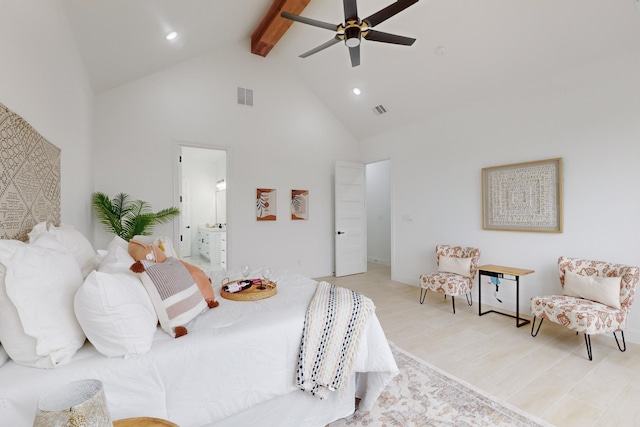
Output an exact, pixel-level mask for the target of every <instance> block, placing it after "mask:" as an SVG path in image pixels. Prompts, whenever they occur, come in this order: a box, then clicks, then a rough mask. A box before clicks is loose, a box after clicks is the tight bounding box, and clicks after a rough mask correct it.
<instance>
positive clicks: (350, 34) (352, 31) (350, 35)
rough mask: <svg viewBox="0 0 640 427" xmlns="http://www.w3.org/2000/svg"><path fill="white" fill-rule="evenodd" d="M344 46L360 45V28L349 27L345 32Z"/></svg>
mask: <svg viewBox="0 0 640 427" xmlns="http://www.w3.org/2000/svg"><path fill="white" fill-rule="evenodd" d="M344 44H346V45H347V46H348V47H356V46H359V45H360V28H358V27H349V28H347V29H346V30H344Z"/></svg>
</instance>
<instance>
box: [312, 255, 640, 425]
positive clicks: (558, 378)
mask: <svg viewBox="0 0 640 427" xmlns="http://www.w3.org/2000/svg"><path fill="white" fill-rule="evenodd" d="M316 280H326V281H327V282H330V283H334V284H336V285H339V286H343V287H346V288H349V289H353V290H355V291H358V292H360V293H362V294H364V295H366V296H368V297H369V298H371V299H372V300H373V301H374V303H375V305H376V313H377V315H378V318H379V319H380V323H381V324H382V327H383V328H384V331H385V333H386V335H387V338H388V339H389V341H391V342H393V343H394V344H396V345H397V346H399V347H401V348H403V349H404V350H407V351H409V352H411V353H413V354H415V355H416V356H418V357H420V358H422V359H424V360H426V361H428V362H430V363H432V364H434V365H435V366H437V367H439V368H442V369H444V370H446V371H447V372H449V373H451V374H453V375H455V376H457V377H459V378H461V379H463V380H465V381H467V382H469V383H471V384H473V385H475V386H477V387H479V388H480V389H482V390H484V391H486V392H488V393H491V394H493V395H495V396H497V397H499V398H501V399H503V400H506V401H507V402H509V403H511V404H513V405H515V406H517V407H519V408H521V409H523V410H525V411H527V412H529V413H531V414H533V415H536V416H537V417H539V418H542V419H544V420H546V421H547V422H549V423H552V424H554V425H556V426H558V427H565V426H571V427H573V426H575V427H587V426H598V427H600V426H640V345H638V344H633V343H630V342H627V351H626V352H624V353H622V352H620V351H619V350H618V348H617V346H616V343H615V340H614V339H613V337H611V336H605V335H602V336H593V337H592V339H591V342H592V347H593V361H589V359H588V358H587V353H586V350H585V344H584V337H583V335H576V334H575V332H571V331H570V330H568V329H566V328H563V327H561V326H558V325H556V324H554V323H551V322H549V321H545V322H544V324H543V325H542V328H541V329H540V333H539V334H538V336H537V337H536V338H533V337H531V335H530V332H531V327H530V325H526V326H523V327H521V328H516V327H515V320H512V319H511V318H508V317H505V316H500V315H498V314H487V315H484V316H482V317H480V316H478V311H477V310H478V307H477V305H476V303H474V304H473V306H472V307H469V306H468V305H467V303H466V301H465V299H464V297H460V298H456V314H452V312H451V301H450V299H448V298H447V300H444V298H443V295H442V294H436V293H434V292H429V293H428V294H427V298H426V299H425V301H424V304H422V305H421V304H420V303H419V301H418V299H419V295H420V289H419V288H418V287H415V286H409V285H405V284H402V283H398V282H393V281H391V279H390V270H389V267H385V266H381V265H377V264H369V266H368V272H367V273H365V274H357V275H353V276H346V277H341V278H335V277H322V278H317V279H316ZM474 292H476V291H475V290H474ZM638 309H640V308H639V307H636V310H638ZM525 317H526V316H525Z"/></svg>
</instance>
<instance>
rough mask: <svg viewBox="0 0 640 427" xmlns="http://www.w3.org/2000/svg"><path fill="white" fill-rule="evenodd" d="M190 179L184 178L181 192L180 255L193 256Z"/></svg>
mask: <svg viewBox="0 0 640 427" xmlns="http://www.w3.org/2000/svg"><path fill="white" fill-rule="evenodd" d="M190 198H191V196H190V192H189V180H188V179H183V180H182V192H181V193H180V257H186V256H191V200H190Z"/></svg>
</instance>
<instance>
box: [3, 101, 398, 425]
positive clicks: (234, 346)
mask: <svg viewBox="0 0 640 427" xmlns="http://www.w3.org/2000/svg"><path fill="white" fill-rule="evenodd" d="M0 134H3V135H5V136H6V135H8V137H6V138H5V139H4V144H5V145H6V146H7V147H8V148H9V149H11V152H14V153H19V154H20V156H17V157H16V159H11V162H9V163H6V164H5V163H2V162H5V160H6V159H3V158H2V157H0V163H2V164H1V166H2V167H3V171H5V172H6V174H5V177H7V179H6V180H5V181H6V183H7V185H6V186H4V188H3V191H2V192H0V202H1V203H2V206H4V207H8V208H7V209H4V210H2V211H1V212H0V214H1V215H3V217H2V222H0V228H1V230H0V231H1V232H2V234H1V235H0V237H1V239H0V343H1V344H2V345H4V347H5V349H6V350H7V352H4V351H3V349H2V346H0V424H2V425H3V426H4V425H7V426H9V425H10V426H15V427H21V426H30V425H32V423H33V420H34V417H35V413H36V406H37V402H38V399H39V397H40V396H43V395H45V394H46V393H48V392H50V391H52V390H55V389H56V388H58V387H60V386H63V385H65V384H68V383H70V382H73V381H77V380H82V379H90V378H92V379H98V380H100V381H102V383H103V384H104V391H105V395H106V400H107V405H108V408H109V412H110V414H111V418H112V419H113V420H118V419H124V418H131V417H143V416H144V417H156V418H162V419H167V420H170V421H173V422H174V423H176V424H178V425H180V426H181V427H191V426H193V427H201V426H214V425H215V426H222V427H224V426H240V425H241V426H279V427H287V426H292V427H293V426H296V427H298V426H311V427H313V426H324V425H326V424H328V423H330V422H332V421H334V420H337V419H339V418H343V417H345V416H348V415H349V414H351V413H353V411H354V410H355V406H356V398H358V399H359V407H358V408H359V410H363V411H366V410H368V409H369V408H371V406H372V405H373V404H374V402H375V400H376V399H377V398H378V396H379V394H380V393H381V391H382V390H383V389H384V387H385V386H386V385H387V384H388V382H389V381H390V380H391V379H392V378H393V377H394V376H395V374H396V373H397V370H398V368H397V366H396V363H395V361H394V359H393V356H392V354H391V350H390V347H389V345H388V343H387V340H386V338H385V335H384V332H383V330H382V328H381V326H380V323H379V321H378V319H377V317H376V316H375V313H373V314H371V315H370V316H369V317H368V318H367V320H366V323H364V325H363V327H362V330H361V332H360V335H359V339H358V340H357V342H356V343H355V345H354V346H355V347H354V348H355V353H354V354H355V356H354V360H353V369H352V370H350V371H349V374H348V377H347V378H348V381H347V383H346V386H345V387H344V388H342V389H339V390H336V391H332V392H330V393H329V394H328V396H327V397H326V398H325V399H320V398H318V397H317V396H312V395H311V394H309V393H307V392H304V391H301V390H300V389H299V387H298V386H297V385H296V375H297V366H298V358H299V353H300V348H301V341H302V336H303V330H304V328H305V326H304V325H305V320H306V316H307V312H308V310H307V309H308V307H309V305H310V302H311V301H312V300H313V299H314V295H316V289H318V288H319V287H320V285H319V284H318V283H317V282H316V281H314V280H312V279H309V278H306V277H303V276H300V275H298V274H294V273H291V272H288V271H285V270H276V271H274V272H273V274H272V280H273V281H275V282H277V293H276V294H275V295H274V296H272V297H270V298H267V299H263V300H259V301H231V300H226V299H222V298H220V283H221V279H222V277H221V275H218V276H212V277H211V279H212V283H213V289H214V291H215V294H216V297H217V300H218V302H219V306H217V307H215V308H212V309H209V310H205V311H203V312H202V313H199V314H198V315H197V316H196V317H195V318H194V319H193V320H191V321H190V322H189V323H188V324H187V326H188V333H187V334H186V335H184V336H180V337H179V338H174V337H173V336H170V335H169V334H168V333H167V332H166V331H165V330H163V329H162V328H160V327H158V326H157V323H158V318H157V317H154V315H153V313H151V314H149V312H150V311H153V307H151V308H148V307H150V306H151V303H150V302H149V301H147V299H148V298H145V297H144V296H142V297H141V296H140V295H144V294H140V293H139V294H138V298H139V301H138V303H139V304H138V305H135V304H133V303H132V302H131V301H128V302H127V304H128V305H127V307H128V310H129V311H131V310H133V309H132V308H131V307H134V308H135V307H143V308H138V309H136V310H139V313H138V314H141V313H142V312H144V311H145V310H146V312H147V314H148V315H147V316H146V319H147V320H145V322H146V324H147V326H145V327H146V328H147V329H146V332H145V334H146V335H145V336H146V338H145V339H146V340H147V341H145V342H143V343H140V342H139V341H140V340H138V342H137V344H139V345H138V346H137V347H135V348H133V349H129V348H128V347H127V350H126V351H120V352H118V349H119V348H120V347H122V346H120V347H118V346H119V345H120V344H121V343H117V342H115V343H114V342H111V343H107V345H106V347H105V346H104V343H102V340H101V339H102V338H105V339H106V338H107V334H108V333H109V331H107V330H106V329H104V330H105V331H107V332H105V335H104V336H103V335H100V334H99V331H100V329H99V328H92V329H91V333H89V330H88V329H87V328H85V326H86V325H89V323H86V322H84V321H81V318H83V319H84V317H82V316H81V315H80V313H81V312H82V311H83V310H80V311H79V310H78V307H79V306H80V308H81V309H82V308H86V307H85V306H84V304H83V301H87V300H86V299H79V298H78V294H80V293H81V289H84V290H86V289H89V284H90V283H93V285H96V284H100V283H102V284H106V283H107V282H109V283H110V284H111V285H113V283H114V282H113V281H112V280H111V279H112V278H115V277H118V278H120V279H122V280H124V276H123V275H122V273H121V272H117V271H112V270H109V269H106V268H105V269H103V268H102V267H103V265H106V264H109V263H106V264H105V261H106V260H107V259H110V257H111V256H112V255H113V263H114V264H118V263H124V265H125V267H127V266H129V265H131V263H130V261H127V260H126V259H124V258H122V261H119V258H118V257H117V256H116V255H117V254H119V253H120V252H122V248H120V249H118V248H115V247H114V248H107V250H105V252H104V253H102V254H101V259H100V260H99V262H98V261H96V260H94V256H95V254H96V251H95V250H93V248H91V247H90V244H88V241H87V240H86V239H84V238H82V237H80V236H78V234H79V233H78V232H75V231H73V228H72V227H65V226H55V225H50V223H53V224H58V223H59V219H60V218H59V216H60V214H59V213H60V182H59V180H60V150H58V149H57V147H55V146H54V145H53V144H51V143H49V142H48V141H46V140H44V139H43V138H42V137H41V136H40V135H38V134H37V132H36V131H35V130H34V129H32V128H31V127H30V126H29V125H28V123H26V122H25V121H24V120H22V119H21V118H20V117H19V116H17V115H15V114H14V113H12V112H11V111H10V110H8V109H7V108H6V107H4V106H2V105H1V104H0ZM34 165H36V167H35V168H34ZM34 170H35V172H36V173H34ZM9 175H10V176H9ZM35 178H38V180H37V182H36V180H35ZM3 182H4V181H3ZM18 193H19V194H20V195H21V196H22V197H17V194H18ZM28 194H32V195H33V197H25V195H28ZM27 202H28V203H31V204H30V205H28V206H27V205H24V204H23V203H27ZM43 224H44V225H43ZM36 231H38V232H37V233H36ZM51 235H52V236H53V237H51ZM38 236H44V237H38ZM32 238H33V239H32ZM52 239H53V240H56V242H57V243H56V242H54V241H53V240H52ZM27 240H33V241H30V243H24V242H25V241H27ZM20 241H22V242H20ZM114 241H115V239H114ZM38 245H40V246H42V247H38ZM62 246H64V247H65V248H66V249H65V248H62ZM80 247H82V248H80ZM36 249H37V250H38V251H40V252H38V253H39V254H40V255H39V256H40V258H38V263H34V264H32V265H31V266H29V265H27V266H26V267H25V266H22V271H23V272H24V271H26V272H27V273H25V274H26V276H25V277H27V278H28V277H30V276H29V275H31V274H36V273H37V274H39V276H37V277H35V276H33V278H32V280H31V282H30V283H37V284H38V286H40V288H39V289H38V292H39V293H37V294H35V295H36V296H35V297H34V296H33V295H31V296H29V295H23V296H22V298H23V299H24V301H23V305H22V308H21V309H19V310H18V309H16V307H17V304H18V303H17V302H16V300H15V299H12V298H15V295H13V293H15V292H16V289H15V288H16V286H15V283H16V282H15V280H17V279H16V277H17V275H18V273H16V271H20V270H19V269H18V268H17V267H16V266H15V265H16V263H17V264H20V262H21V261H22V259H26V258H28V257H27V256H26V255H25V256H24V257H22V258H21V257H19V256H18V255H17V254H18V253H19V251H27V252H25V253H30V252H28V251H29V250H34V251H36ZM63 249H64V250H63ZM45 250H53V251H54V252H55V253H56V254H57V255H56V256H57V257H58V258H55V257H51V256H50V254H49V253H46V254H45V255H42V251H45ZM65 250H68V252H69V253H66V252H64V251H65ZM118 250H120V252H118ZM36 252H37V251H36ZM54 252H51V253H54ZM20 253H22V252H20ZM17 258H19V261H20V262H17V261H16V259H17ZM74 260H75V261H74ZM74 262H75V263H76V264H73V263H74ZM3 263H4V264H3ZM65 263H66V264H65ZM72 264H73V265H72ZM34 266H35V267H34ZM65 266H66V267H65ZM63 267H64V268H66V270H65V269H64V268H63ZM76 267H77V270H78V271H77V272H76V271H75V269H76ZM48 269H51V271H49V270H48ZM54 269H62V270H60V271H61V272H57V270H56V272H53V270H54ZM70 270H73V271H70ZM98 270H99V271H98ZM98 274H101V276H98ZM131 274H133V273H131ZM211 274H214V273H211ZM5 275H6V280H5ZM9 275H11V277H12V279H11V280H9ZM67 275H70V276H73V278H74V279H73V280H74V283H76V285H75V286H76V287H75V288H71V291H72V292H71V291H68V290H67V294H65V295H62V292H60V291H59V288H58V287H57V286H59V284H58V283H57V282H56V283H52V284H51V285H50V286H49V281H50V280H53V279H56V280H57V279H60V280H62V278H63V277H66V276H67ZM224 275H225V276H229V277H231V278H238V277H241V275H240V273H239V271H225V272H224ZM253 275H257V274H256V272H254V273H253ZM96 277H102V278H103V279H104V281H105V282H104V283H103V282H100V283H98V281H96V280H94V281H93V282H91V280H90V279H91V278H93V279H95V278H96ZM107 279H109V280H107ZM120 279H119V280H120ZM122 280H121V281H120V282H118V283H120V284H122V283H124V282H123V281H122ZM127 280H129V281H131V280H133V281H134V282H135V280H137V279H135V278H134V279H131V277H128V278H127ZM5 282H6V283H5ZM10 282H11V283H12V284H11V286H10V285H9V283H10ZM125 282H126V281H125ZM129 283H130V282H129ZM47 286H49V287H47ZM113 286H115V285H113ZM113 286H105V287H104V288H102V289H101V292H102V293H99V294H96V296H97V298H96V300H100V298H103V299H104V296H105V295H108V292H111V294H110V295H111V297H114V295H115V296H117V297H121V295H120V294H118V292H116V290H115V289H116V288H113ZM91 289H93V288H91ZM96 289H97V288H96ZM109 289H110V290H109ZM122 289H123V290H124V289H127V292H129V291H130V290H131V289H135V291H136V292H144V291H143V290H142V291H141V290H140V289H143V288H142V287H141V286H133V287H131V286H129V287H123V288H122ZM107 290H109V291H108V292H107ZM69 292H71V293H69ZM105 292H107V293H105ZM9 293H12V295H13V296H12V297H9ZM74 295H75V311H74V298H73V296H74ZM143 300H144V301H143ZM78 301H80V304H79V303H78ZM102 302H104V301H102ZM13 303H15V304H16V307H13V306H12V304H13ZM145 304H146V306H145ZM33 306H37V308H38V310H41V311H37V310H34V307H33ZM144 307H147V308H144ZM27 309H28V310H31V314H32V315H35V320H36V321H39V322H41V323H42V322H43V321H44V322H45V323H46V320H43V319H46V316H45V315H52V316H56V315H58V314H59V312H65V313H66V314H65V316H67V317H69V316H71V317H72V318H71V319H69V318H67V324H66V325H68V327H60V328H59V329H58V332H60V333H62V332H64V333H65V334H67V333H68V332H69V333H71V332H74V331H75V332H74V334H72V335H73V336H72V338H71V339H70V341H71V342H72V344H74V345H75V347H73V348H72V351H68V352H64V351H58V350H56V344H55V343H50V347H52V348H53V349H54V350H52V353H51V354H54V353H55V355H54V356H55V357H54V356H51V357H49V356H48V357H49V358H45V359H42V358H40V359H33V361H32V360H30V359H29V358H28V357H26V358H25V360H26V361H27V363H26V365H29V364H32V365H33V366H26V365H25V362H24V361H22V363H16V362H15V361H14V360H10V359H8V357H7V353H9V354H14V355H15V354H16V351H15V346H13V347H12V350H11V351H9V348H10V347H11V343H10V340H9V338H11V336H12V334H14V333H16V330H17V329H20V328H19V327H20V326H21V322H22V326H23V329H25V330H24V331H19V332H21V333H22V334H23V335H28V334H27V333H26V329H27V326H26V325H27V323H25V320H24V318H22V317H20V316H22V315H23V312H22V311H20V310H27ZM34 313H35V314H34ZM102 314H103V315H104V316H103V317H104V318H108V317H109V316H111V315H112V314H113V313H110V312H106V313H102ZM86 315H87V313H86V310H85V313H84V315H83V316H85V317H86ZM16 316H18V317H20V319H22V320H16V319H17V318H18V317H16ZM74 316H76V317H77V319H76V317H74ZM138 318H139V319H142V318H143V317H138ZM119 320H123V319H119ZM140 322H141V321H140ZM80 324H82V326H81V325H80ZM62 325H63V326H64V325H65V324H64V323H63V324H62ZM40 326H41V327H42V325H40ZM49 326H50V325H48V324H45V325H44V327H49ZM102 326H104V325H102ZM133 326H136V327H138V326H141V325H140V324H138V323H135V324H134V325H133ZM69 329H72V330H73V331H69ZM85 335H86V337H89V339H87V340H85ZM23 338H24V337H23ZM54 338H56V337H55V334H54ZM99 338H100V339H99ZM30 340H31V341H33V339H32V338H30V337H27V338H26V341H25V339H23V340H22V341H23V342H22V344H25V343H26V344H33V343H31V341H30ZM99 342H100V345H98V343H99ZM109 345H111V349H110V348H109ZM105 348H106V349H107V350H105ZM113 348H115V350H114V351H112V352H110V350H113ZM56 352H57V353H56ZM123 355H124V356H125V357H123ZM108 356H111V357H108ZM14 358H15V359H16V360H18V358H17V357H14ZM34 366H40V367H34ZM44 368H50V369H44Z"/></svg>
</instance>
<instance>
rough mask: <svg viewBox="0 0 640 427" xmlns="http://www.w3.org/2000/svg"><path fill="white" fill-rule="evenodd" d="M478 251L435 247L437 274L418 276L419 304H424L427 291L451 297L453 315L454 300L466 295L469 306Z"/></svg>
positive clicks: (445, 246)
mask: <svg viewBox="0 0 640 427" xmlns="http://www.w3.org/2000/svg"><path fill="white" fill-rule="evenodd" d="M479 261H480V249H477V248H471V247H467V248H465V247H462V246H448V245H438V246H436V262H437V264H438V272H437V273H431V274H422V275H420V304H422V303H424V298H425V297H426V296H427V291H429V290H432V291H434V292H440V293H443V294H444V295H445V298H446V297H447V295H449V296H451V306H452V308H453V314H455V313H456V301H455V298H454V297H456V296H458V295H466V297H467V304H469V305H471V304H472V300H471V289H473V284H474V283H475V280H476V273H477V272H478V262H479Z"/></svg>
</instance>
